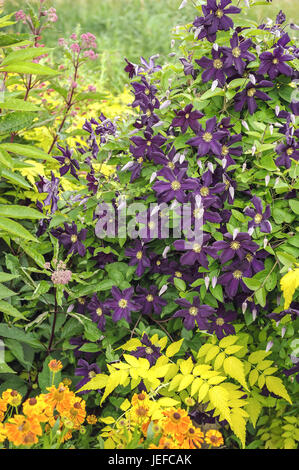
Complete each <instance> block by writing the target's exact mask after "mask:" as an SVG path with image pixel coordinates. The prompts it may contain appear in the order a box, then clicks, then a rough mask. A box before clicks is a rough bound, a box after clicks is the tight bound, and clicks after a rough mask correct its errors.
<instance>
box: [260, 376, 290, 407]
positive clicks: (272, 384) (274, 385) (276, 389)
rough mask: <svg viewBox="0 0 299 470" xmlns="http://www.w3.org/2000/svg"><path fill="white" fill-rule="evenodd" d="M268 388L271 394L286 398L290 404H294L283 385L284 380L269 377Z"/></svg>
mask: <svg viewBox="0 0 299 470" xmlns="http://www.w3.org/2000/svg"><path fill="white" fill-rule="evenodd" d="M266 387H267V389H268V390H269V392H271V393H274V394H275V395H278V396H279V397H282V398H284V399H285V400H287V401H288V402H289V403H290V404H292V401H291V399H290V397H289V394H288V392H287V390H286V388H285V386H284V385H283V382H282V380H281V379H280V378H279V377H273V376H267V377H266Z"/></svg>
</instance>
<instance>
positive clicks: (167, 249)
mask: <svg viewBox="0 0 299 470" xmlns="http://www.w3.org/2000/svg"><path fill="white" fill-rule="evenodd" d="M169 250H170V246H166V247H165V248H164V251H163V253H162V256H163V258H166V257H167V253H168V252H169Z"/></svg>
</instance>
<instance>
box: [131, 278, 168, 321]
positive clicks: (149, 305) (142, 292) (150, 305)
mask: <svg viewBox="0 0 299 470" xmlns="http://www.w3.org/2000/svg"><path fill="white" fill-rule="evenodd" d="M158 292H159V291H158V287H157V286H154V285H152V286H150V287H149V289H145V288H144V287H141V286H137V287H136V293H137V295H136V298H135V299H136V302H138V303H139V304H140V305H142V313H144V314H145V315H150V314H152V313H155V314H156V315H161V313H162V308H163V307H165V306H166V305H167V302H166V300H164V299H161V297H160V296H159V295H158Z"/></svg>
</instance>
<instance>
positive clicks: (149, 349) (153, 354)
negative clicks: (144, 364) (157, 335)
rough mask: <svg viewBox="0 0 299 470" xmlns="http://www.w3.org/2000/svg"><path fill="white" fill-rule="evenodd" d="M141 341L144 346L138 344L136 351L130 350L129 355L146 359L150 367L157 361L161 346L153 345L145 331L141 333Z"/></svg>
mask: <svg viewBox="0 0 299 470" xmlns="http://www.w3.org/2000/svg"><path fill="white" fill-rule="evenodd" d="M141 343H142V344H144V346H138V347H137V349H136V351H131V355H132V356H134V357H143V358H144V359H147V360H148V361H149V363H150V365H151V367H152V366H153V365H155V363H156V362H157V359H158V358H159V357H160V356H162V354H161V352H160V350H161V348H160V347H159V346H155V345H154V344H153V343H152V342H151V340H150V339H149V337H148V336H147V334H146V333H144V334H143V336H142V338H141Z"/></svg>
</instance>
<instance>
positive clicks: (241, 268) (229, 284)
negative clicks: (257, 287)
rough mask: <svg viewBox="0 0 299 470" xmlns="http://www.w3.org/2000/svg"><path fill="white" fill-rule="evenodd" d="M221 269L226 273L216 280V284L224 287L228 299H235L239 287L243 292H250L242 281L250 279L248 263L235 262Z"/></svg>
mask: <svg viewBox="0 0 299 470" xmlns="http://www.w3.org/2000/svg"><path fill="white" fill-rule="evenodd" d="M222 269H223V270H224V271H226V272H225V273H224V274H222V275H221V276H220V277H219V278H218V284H221V285H223V286H224V288H225V292H226V294H227V296H228V297H229V298H231V299H232V298H234V297H235V295H236V293H237V292H238V289H239V287H241V289H242V291H243V292H250V290H249V289H248V287H247V286H246V285H245V283H244V282H243V280H242V278H243V277H250V272H249V268H248V263H244V262H243V263H240V261H235V262H233V263H231V264H230V265H229V266H224V267H223V268H222Z"/></svg>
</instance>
